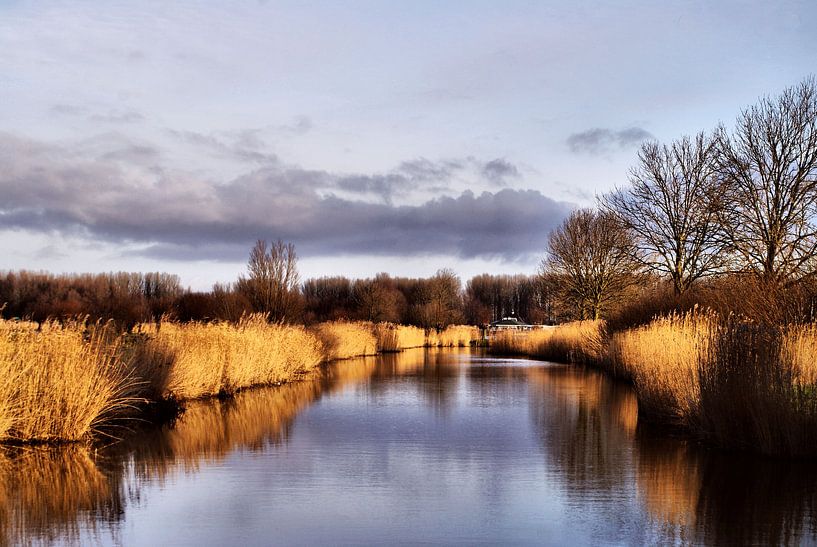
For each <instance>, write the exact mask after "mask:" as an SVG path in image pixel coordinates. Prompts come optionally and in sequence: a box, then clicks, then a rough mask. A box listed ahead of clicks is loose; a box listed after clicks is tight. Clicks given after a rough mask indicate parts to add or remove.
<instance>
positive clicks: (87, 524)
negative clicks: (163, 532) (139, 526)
mask: <svg viewBox="0 0 817 547" xmlns="http://www.w3.org/2000/svg"><path fill="white" fill-rule="evenodd" d="M117 501H118V500H117V499H115V496H113V490H112V488H111V483H110V481H109V479H108V477H106V476H105V475H104V474H103V473H102V472H101V471H100V470H99V468H98V467H97V466H96V465H95V464H94V461H93V459H92V458H91V456H90V453H89V451H88V450H87V449H86V448H83V447H80V446H73V445H72V446H67V447H61V448H37V449H31V448H20V449H16V448H15V449H8V448H7V449H3V452H2V453H0V530H2V538H0V541H2V542H3V543H9V544H11V543H14V544H17V543H33V542H43V541H45V542H53V541H56V540H57V539H61V540H63V541H76V540H77V539H78V537H79V530H80V527H84V528H93V527H94V521H96V520H102V521H104V522H111V521H113V520H115V519H116V518H117V517H118V514H119V507H120V505H119V504H118V503H117Z"/></svg>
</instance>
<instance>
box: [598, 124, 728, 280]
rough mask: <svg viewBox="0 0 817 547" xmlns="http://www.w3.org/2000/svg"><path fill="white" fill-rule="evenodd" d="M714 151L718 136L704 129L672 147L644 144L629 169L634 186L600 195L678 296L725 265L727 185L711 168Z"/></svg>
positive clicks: (647, 263)
mask: <svg viewBox="0 0 817 547" xmlns="http://www.w3.org/2000/svg"><path fill="white" fill-rule="evenodd" d="M715 152H716V147H715V141H714V139H712V138H709V137H707V136H706V135H704V133H698V134H697V135H696V136H695V137H694V138H689V137H684V138H682V139H680V140H677V141H673V142H672V143H671V144H670V145H669V146H668V145H666V144H664V145H661V144H659V143H657V142H647V143H644V144H643V145H642V146H641V150H640V151H639V153H638V165H637V166H636V167H634V168H633V169H632V170H631V171H630V177H629V178H630V186H629V187H628V188H625V189H617V190H615V191H613V192H612V193H610V194H608V195H606V196H603V197H602V198H601V200H600V203H601V207H602V208H603V209H604V210H605V211H608V212H610V213H613V214H615V215H616V216H617V217H618V218H619V219H620V220H621V222H622V223H623V224H624V225H625V226H626V227H628V228H629V229H630V231H631V232H632V233H633V236H634V240H635V244H636V251H637V253H636V258H638V259H639V260H640V261H641V262H642V264H643V265H644V266H646V267H647V268H648V269H649V270H651V271H653V272H656V273H658V274H659V275H665V276H668V277H669V278H670V279H671V280H672V284H673V287H674V289H675V294H676V295H681V294H682V293H683V292H684V291H686V290H687V289H688V288H689V287H690V285H691V284H692V283H693V282H695V281H696V280H698V279H700V278H702V277H705V276H707V275H710V274H713V273H716V272H718V271H720V270H721V269H722V268H723V266H724V265H725V264H726V259H727V256H728V253H727V252H726V251H727V245H726V244H725V243H724V238H723V237H722V234H721V231H720V224H719V216H720V215H719V212H720V209H721V207H722V205H723V186H722V185H720V184H719V181H718V180H717V178H716V177H715V175H714V171H713V169H714V157H715Z"/></svg>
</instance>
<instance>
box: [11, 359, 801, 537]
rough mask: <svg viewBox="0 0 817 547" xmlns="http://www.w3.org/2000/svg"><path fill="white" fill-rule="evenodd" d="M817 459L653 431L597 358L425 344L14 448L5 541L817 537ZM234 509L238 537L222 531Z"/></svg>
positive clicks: (231, 528) (232, 519)
mask: <svg viewBox="0 0 817 547" xmlns="http://www.w3.org/2000/svg"><path fill="white" fill-rule="evenodd" d="M814 467H815V466H814V465H813V464H809V463H796V464H792V463H791V462H779V461H774V460H764V459H759V458H751V457H746V456H738V455H735V454H730V453H723V452H719V451H714V450H706V449H703V448H701V447H699V446H697V445H695V444H694V443H689V442H684V441H682V440H679V439H673V438H670V437H667V436H666V434H665V433H663V432H655V431H651V430H646V429H645V428H643V427H640V426H638V421H637V403H636V400H635V397H634V396H633V393H632V391H631V390H630V389H629V388H628V387H627V386H623V385H620V384H616V383H613V382H610V381H609V380H607V379H606V378H605V377H603V376H602V375H601V374H599V373H597V372H595V371H592V370H588V369H583V368H577V367H568V366H562V365H552V364H542V363H536V362H531V361H525V360H512V359H511V360H508V359H494V358H488V357H484V356H482V355H479V354H471V353H467V352H461V351H457V350H453V351H452V350H443V351H423V350H418V351H413V352H404V353H400V354H389V355H384V356H380V357H377V358H366V359H359V360H352V361H343V362H339V363H336V364H334V365H332V366H331V367H328V368H327V369H326V370H324V371H322V372H321V373H319V374H316V375H314V376H312V377H311V378H308V379H307V380H305V381H302V382H298V383H294V384H291V385H287V386H283V387H280V388H272V389H260V390H252V391H247V392H244V393H240V394H239V395H237V396H236V397H235V398H233V399H230V400H227V401H217V400H215V401H206V402H199V403H195V404H191V405H190V406H189V407H188V409H187V411H186V412H185V413H184V414H183V416H182V417H181V418H180V419H179V420H177V422H176V423H174V424H170V425H166V426H164V427H160V428H153V429H147V430H145V431H139V432H138V433H134V434H132V435H130V436H128V437H127V438H126V439H124V440H123V441H122V442H119V443H117V444H115V445H112V446H109V447H105V448H101V449H93V448H88V447H77V446H71V447H64V448H50V449H46V448H6V449H4V450H2V452H0V527H1V528H0V531H2V534H3V538H4V540H5V542H6V543H40V542H43V543H50V542H54V541H59V542H81V543H88V542H101V543H120V542H121V543H133V542H137V543H139V542H149V543H150V542H156V541H157V539H169V538H170V539H173V540H174V541H175V542H181V543H196V542H201V541H210V542H236V541H240V542H242V543H269V538H270V537H275V538H276V539H275V542H281V543H326V542H332V543H343V542H352V543H357V542H360V541H364V540H365V541H371V542H378V541H392V540H393V541H407V542H418V541H421V542H422V541H437V542H439V541H442V542H446V543H450V542H458V541H459V542H465V543H473V542H476V541H480V540H481V541H489V542H502V541H510V540H513V542H518V543H565V542H570V543H598V542H600V541H612V542H625V543H667V542H682V543H707V544H708V543H715V544H720V543H761V544H779V543H803V542H807V541H812V542H814V541H817V535H815V531H816V530H817V511H815V509H817V471H815V469H814ZM208 481H210V482H208ZM213 485H217V486H216V488H218V490H213ZM201 492H204V495H202V494H201ZM187 505H189V506H190V507H191V509H189V510H187V512H184V509H185V507H186V506H187ZM193 506H195V510H193V509H192V507H193ZM173 511H175V512H177V513H178V514H180V515H182V518H175V516H171V515H170V514H169V513H171V512H173ZM165 513H167V515H165V516H166V518H165V519H164V520H161V519H160V517H161V516H162V515H163V514H165ZM157 514H159V517H157ZM174 515H175V513H174ZM236 519H239V520H241V519H243V520H241V522H242V525H241V527H240V528H241V531H242V532H241V533H242V534H243V535H242V536H241V537H240V538H239V537H236V536H230V535H218V534H219V533H222V532H220V531H222V530H225V529H226V530H228V531H229V533H232V534H235V533H236V532H235V526H234V523H235V522H236ZM158 522H162V523H163V524H162V525H161V526H160V525H158V524H157V523H158ZM168 522H171V523H172V526H174V527H176V526H178V529H177V528H172V529H171V528H167V526H169V525H168V524H167V523H168ZM223 533H224V534H226V533H228V532H223ZM151 534H152V535H151ZM197 534H198V535H197Z"/></svg>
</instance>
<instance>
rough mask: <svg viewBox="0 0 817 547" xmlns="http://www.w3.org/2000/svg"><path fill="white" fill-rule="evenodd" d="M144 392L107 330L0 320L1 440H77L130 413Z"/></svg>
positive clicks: (73, 324)
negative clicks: (39, 325) (138, 394)
mask: <svg viewBox="0 0 817 547" xmlns="http://www.w3.org/2000/svg"><path fill="white" fill-rule="evenodd" d="M140 388H141V379H140V378H139V377H138V376H137V375H136V373H135V371H134V370H133V366H132V362H131V361H130V359H128V358H126V357H125V356H124V353H123V351H122V339H121V337H119V336H118V335H117V334H116V333H114V332H113V331H112V330H111V328H110V327H109V326H108V325H101V324H96V325H89V324H86V323H85V322H82V321H75V322H71V323H68V324H65V325H63V324H59V323H55V322H46V323H43V325H42V327H41V329H40V330H36V329H33V328H31V327H30V326H29V325H25V324H23V325H18V324H16V323H15V322H13V321H3V320H0V440H3V441H15V442H62V441H78V440H80V439H82V438H84V437H86V436H87V435H89V434H90V433H92V432H96V431H98V429H99V427H100V426H101V425H102V424H104V423H105V422H106V421H108V420H109V419H112V418H114V417H116V416H119V415H121V414H123V413H125V412H126V411H127V410H129V409H130V407H131V406H132V405H133V404H134V403H136V402H138V400H139V399H138V397H137V391H138V390H139V389H140Z"/></svg>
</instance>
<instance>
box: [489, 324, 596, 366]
mask: <svg viewBox="0 0 817 547" xmlns="http://www.w3.org/2000/svg"><path fill="white" fill-rule="evenodd" d="M489 351H490V352H491V353H496V354H502V355H527V356H530V357H536V358H539V359H545V360H548V361H560V362H567V363H600V362H601V361H602V359H603V358H604V357H605V355H606V346H605V336H604V322H603V321H574V322H572V323H564V324H562V325H558V326H555V327H546V328H542V329H535V330H531V331H524V332H518V331H504V332H498V333H496V334H494V335H493V336H492V338H491V340H490V341H489Z"/></svg>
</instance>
